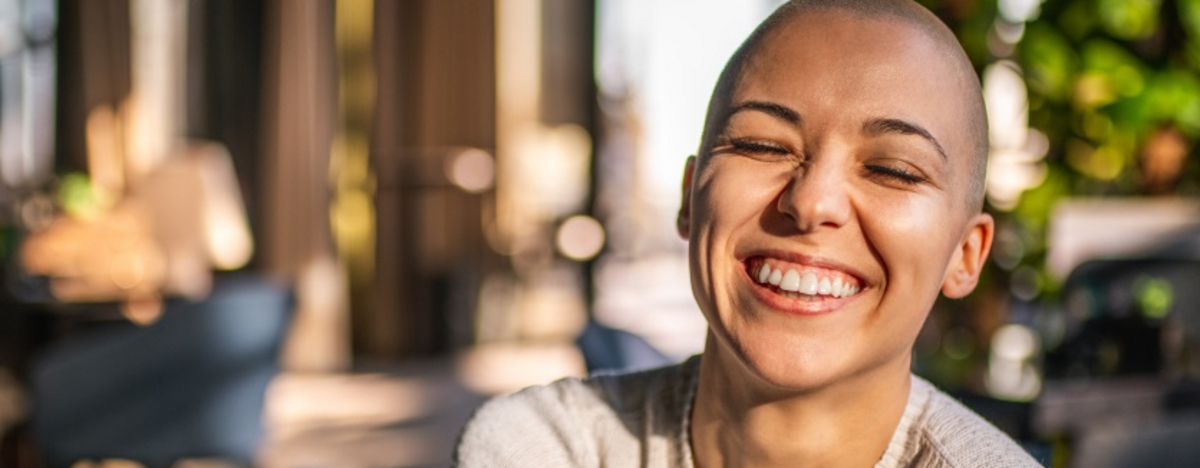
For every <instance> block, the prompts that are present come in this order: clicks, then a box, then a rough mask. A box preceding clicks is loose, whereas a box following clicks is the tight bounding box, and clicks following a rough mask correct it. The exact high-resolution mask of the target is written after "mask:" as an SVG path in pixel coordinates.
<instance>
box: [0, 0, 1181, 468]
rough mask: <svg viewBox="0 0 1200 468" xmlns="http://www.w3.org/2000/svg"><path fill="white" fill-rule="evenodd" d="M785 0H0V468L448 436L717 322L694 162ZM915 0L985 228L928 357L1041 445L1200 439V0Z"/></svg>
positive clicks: (241, 456) (1128, 462)
mask: <svg viewBox="0 0 1200 468" xmlns="http://www.w3.org/2000/svg"><path fill="white" fill-rule="evenodd" d="M779 3H780V2H779V1H778V0H751V1H740V2H729V1H721V0H653V1H635V0H302V1H291V0H264V1H246V0H0V261H2V263H3V268H2V271H0V466H3V467H40V466H54V467H59V466H62V467H67V466H74V467H96V466H107V467H137V466H146V467H159V466H162V467H168V466H171V467H230V466H265V467H301V466H303V467H313V466H331V467H393V466H394V467H413V466H445V465H447V464H448V463H449V461H450V451H451V448H452V447H453V444H454V439H455V437H456V436H457V433H458V431H459V429H460V428H461V425H462V424H463V422H464V421H465V420H466V419H467V417H468V416H469V415H470V413H471V411H472V410H473V409H474V408H475V407H476V406H477V405H478V404H479V403H480V402H482V401H483V399H485V398H487V397H488V396H490V395H495V394H500V393H504V392H508V391H512V390H515V389H518V388H521V387H523V386H526V385H530V384H537V383H545V382H550V381H552V380H554V379H557V378H560V377H563V376H583V375H586V374H587V373H589V372H594V371H598V370H605V369H615V370H628V369H638V368H646V367H651V366H657V365H662V364H667V363H671V362H675V361H678V360H680V359H683V358H684V357H686V356H688V355H691V354H694V353H697V352H699V351H700V350H701V349H702V346H703V339H704V330H705V324H704V322H703V319H702V318H701V316H700V314H699V312H698V310H697V309H696V306H695V304H694V302H693V300H692V298H691V292H690V286H689V283H688V276H687V262H686V245H685V244H684V243H683V241H681V240H680V239H679V238H678V236H677V235H676V234H675V229H674V227H673V226H674V216H675V211H676V210H677V208H678V203H679V198H680V183H681V174H682V169H683V161H684V158H685V157H686V156H687V155H689V154H692V153H694V152H695V150H696V146H697V144H698V140H699V134H700V129H701V124H702V121H703V117H704V110H705V106H706V104H707V99H708V95H709V92H710V91H711V88H712V86H713V84H714V83H715V81H716V77H717V74H718V73H719V71H720V69H721V67H722V66H723V64H724V62H725V60H726V59H727V58H728V56H729V55H730V54H731V53H732V52H733V50H734V49H735V48H736V47H737V46H738V45H739V43H740V41H741V40H742V39H743V38H744V37H745V36H746V35H747V34H748V33H749V32H750V31H751V30H752V29H753V28H754V26H755V25H757V24H758V22H759V21H761V20H762V19H763V18H765V17H766V15H768V14H769V13H770V12H771V11H772V10H773V9H774V8H775V7H776V6H777V5H778V4H779ZM922 3H924V4H926V5H927V6H929V7H930V8H931V9H932V10H933V11H934V12H935V13H937V14H938V15H939V16H941V17H942V18H943V19H944V20H945V21H946V22H947V23H948V24H949V25H950V26H951V28H952V29H953V30H954V31H955V32H956V33H957V34H958V35H959V37H960V40H961V41H962V43H963V44H964V46H965V48H966V50H967V52H968V54H969V56H970V57H971V59H972V60H973V61H974V63H975V65H976V67H977V69H978V71H979V73H980V76H981V77H982V80H983V84H984V92H985V95H986V96H985V97H986V100H987V104H988V112H989V118H990V123H991V136H992V153H991V160H990V167H989V175H988V183H987V210H988V211H990V212H992V213H993V214H995V215H996V217H997V221H998V230H997V235H996V242H995V247H994V249H993V254H992V258H991V261H990V263H989V264H988V268H987V271H986V273H985V275H984V278H983V282H982V284H981V285H980V287H979V288H978V290H977V291H976V292H975V293H974V294H973V295H972V296H970V297H968V298H966V299H964V300H958V301H943V302H940V303H939V304H938V305H937V307H936V308H935V310H934V311H933V313H932V314H931V316H930V318H929V321H928V323H927V324H926V327H925V329H924V330H923V332H922V334H921V336H920V337H919V339H918V343H917V347H916V350H915V363H916V364H915V367H916V368H915V370H916V372H917V373H918V374H920V375H923V376H925V377H927V378H929V379H930V380H932V381H934V382H935V383H937V384H939V385H941V386H942V387H944V388H946V389H948V390H950V391H951V392H952V393H953V394H954V395H955V396H956V397H959V398H961V399H962V400H963V401H964V402H965V403H967V404H968V405H969V406H971V407H972V408H974V409H976V410H977V411H979V412H980V413H982V414H983V415H984V416H986V417H988V418H989V419H991V420H992V421H993V422H995V423H996V424H997V425H998V426H999V427H1001V428H1002V429H1003V430H1005V431H1007V432H1008V433H1010V434H1011V435H1013V436H1014V437H1016V438H1017V439H1018V440H1020V441H1021V442H1022V444H1023V445H1024V446H1025V447H1026V448H1027V449H1028V450H1030V451H1031V452H1032V453H1033V454H1034V455H1035V456H1036V457H1038V458H1039V459H1041V460H1042V461H1043V462H1044V463H1046V464H1047V465H1048V466H1086V467H1095V466H1195V465H1196V463H1197V460H1200V446H1197V444H1195V443H1194V441H1195V440H1200V216H1198V215H1200V202H1198V200H1200V199H1198V198H1197V195H1200V157H1198V156H1197V154H1196V149H1195V142H1196V140H1197V138H1198V137H1200V76H1198V75H1197V72H1200V0H1045V1H1041V0H928V1H924V2H922ZM1172 463H1174V464H1176V465H1172Z"/></svg>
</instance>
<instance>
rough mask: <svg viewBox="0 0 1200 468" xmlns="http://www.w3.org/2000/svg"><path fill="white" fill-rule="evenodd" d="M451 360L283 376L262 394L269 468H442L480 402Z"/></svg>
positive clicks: (265, 461)
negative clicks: (358, 370) (340, 372)
mask: <svg viewBox="0 0 1200 468" xmlns="http://www.w3.org/2000/svg"><path fill="white" fill-rule="evenodd" d="M454 369H455V368H454V365H453V362H452V361H451V360H449V359H444V360H435V361H423V362H410V363H404V364H395V365H384V366H374V368H373V369H370V370H367V371H363V372H355V373H348V374H313V375H304V374H285V375H282V376H280V377H279V378H277V379H276V381H275V382H274V383H272V385H271V388H270V389H269V391H268V402H267V410H266V423H267V427H268V434H269V435H268V440H267V443H266V445H265V446H264V447H263V451H262V456H261V461H260V465H261V466H263V467H267V468H308V467H313V468H315V467H323V468H325V467H328V468H339V467H346V468H351V467H354V468H358V467H364V468H365V467H426V466H430V467H432V466H448V465H449V463H450V453H451V450H452V448H453V446H454V441H455V438H456V437H457V435H458V431H459V429H460V428H461V427H462V424H463V423H464V422H465V421H466V420H467V418H468V417H469V416H470V414H471V412H472V411H473V410H474V409H475V407H476V406H478V405H479V404H480V403H481V402H482V401H483V400H484V397H483V396H480V395H478V394H476V393H474V392H472V391H470V390H468V389H467V388H466V387H465V386H464V385H462V384H461V383H459V380H458V378H457V376H456V372H455V370H454Z"/></svg>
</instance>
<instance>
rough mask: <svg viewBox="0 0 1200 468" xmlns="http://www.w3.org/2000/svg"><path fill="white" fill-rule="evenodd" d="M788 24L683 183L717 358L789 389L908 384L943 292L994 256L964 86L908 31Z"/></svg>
mask: <svg viewBox="0 0 1200 468" xmlns="http://www.w3.org/2000/svg"><path fill="white" fill-rule="evenodd" d="M788 21H792V22H794V23H798V24H789V26H787V27H782V28H776V29H775V30H774V32H773V33H772V34H770V35H769V36H768V37H767V38H766V39H764V41H763V42H762V43H761V44H760V46H759V47H758V48H757V51H756V52H755V53H754V54H753V56H752V57H749V58H747V62H746V63H745V68H744V69H743V70H742V75H741V78H740V79H738V80H737V83H736V84H735V86H734V87H733V89H732V91H731V93H730V95H729V96H728V99H729V102H730V106H729V108H728V112H729V114H728V119H726V120H724V122H723V125H720V124H718V125H717V126H716V127H714V128H715V131H716V133H715V134H712V135H708V136H707V138H706V142H708V143H706V148H705V154H702V155H701V156H700V158H699V159H698V160H697V161H695V163H694V165H692V164H691V163H689V167H688V173H687V175H686V177H685V178H686V179H687V180H689V181H691V183H690V184H689V185H688V187H689V192H690V193H688V194H687V195H686V196H688V199H690V206H689V205H685V208H684V210H683V211H682V212H681V223H680V229H681V234H682V235H684V237H686V238H687V239H689V242H690V259H691V272H692V285H693V291H694V294H695V296H696V298H697V300H698V302H699V303H700V306H701V309H702V310H703V311H704V313H705V315H706V318H707V319H708V322H709V326H710V329H711V330H712V333H713V337H714V338H715V340H716V342H715V343H712V342H710V346H713V345H715V346H719V347H721V348H723V351H724V352H725V353H726V354H727V355H730V356H735V357H736V358H737V359H738V360H739V361H740V362H741V364H742V365H744V366H745V367H746V368H748V369H750V370H751V371H752V372H753V374H756V375H757V376H758V377H760V378H762V379H763V380H765V381H766V382H768V383H770V384H773V385H776V386H780V387H784V388H793V389H805V388H816V387H819V386H822V385H825V384H829V383H833V382H836V381H839V380H840V379H846V378H851V377H853V376H855V375H860V374H862V373H864V372H869V371H871V370H874V369H878V368H881V367H884V366H889V365H892V366H902V368H903V369H904V371H905V372H907V369H908V364H909V361H908V359H909V358H908V356H909V353H910V352H911V348H912V343H913V340H914V339H915V337H916V334H917V333H918V331H919V330H920V327H921V324H922V323H923V322H924V320H925V316H926V314H927V313H928V312H929V310H930V308H931V307H932V305H933V302H934V300H935V299H936V298H937V296H938V293H939V291H940V290H943V289H945V290H946V292H947V294H950V295H963V294H966V293H967V292H969V291H970V289H971V288H973V287H974V282H975V280H976V279H977V277H978V268H979V264H981V263H982V261H983V258H984V257H986V255H987V249H988V246H989V245H990V238H991V219H990V218H989V217H987V216H986V215H980V214H978V213H974V212H972V211H973V210H972V207H970V206H969V205H970V202H969V201H968V200H969V198H970V197H969V196H968V193H969V178H970V168H971V163H972V161H971V158H972V157H973V156H972V149H973V146H972V142H971V141H970V137H969V136H968V131H967V123H966V122H967V117H966V116H967V115H968V114H967V112H966V110H965V109H966V107H965V106H966V103H965V102H964V99H963V98H962V96H963V95H962V91H960V90H962V89H967V88H965V87H964V86H963V85H962V84H961V82H960V80H961V76H959V75H958V74H956V72H955V68H954V67H953V66H952V65H951V64H950V63H947V60H946V59H944V58H942V54H944V52H943V51H942V50H941V49H939V48H938V47H937V46H936V45H935V44H934V43H933V41H931V40H929V39H928V38H927V37H926V36H925V35H924V34H923V33H921V32H919V31H917V30H915V29H913V28H912V27H910V26H907V25H906V24H904V23H900V22H894V21H884V20H869V19H863V18H859V17H854V16H850V15H847V14H845V13H839V12H829V13H813V14H807V15H803V16H801V17H798V18H793V19H790V20H788ZM688 199H685V204H686V203H687V200H688Z"/></svg>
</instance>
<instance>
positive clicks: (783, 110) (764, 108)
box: [729, 101, 800, 126]
mask: <svg viewBox="0 0 1200 468" xmlns="http://www.w3.org/2000/svg"><path fill="white" fill-rule="evenodd" d="M747 110H756V111H759V112H764V113H766V114H768V115H771V116H772V117H775V118H778V119H780V120H783V121H786V122H787V123H790V124H792V125H795V126H799V125H800V113H799V112H796V111H795V110H792V109H791V108H789V107H787V106H784V105H781V104H776V103H774V102H768V101H745V102H742V103H739V104H738V105H736V106H733V107H732V108H731V109H730V110H729V115H730V116H733V115H734V114H736V113H738V112H741V111H747Z"/></svg>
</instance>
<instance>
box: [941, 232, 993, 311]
mask: <svg viewBox="0 0 1200 468" xmlns="http://www.w3.org/2000/svg"><path fill="white" fill-rule="evenodd" d="M995 230H996V225H995V220H993V219H992V215H990V214H987V213H980V214H978V215H976V216H975V218H974V219H973V220H971V224H970V226H969V227H968V229H967V232H966V234H965V235H964V236H963V238H962V240H961V241H960V242H959V247H958V251H956V252H955V254H954V258H953V259H952V260H951V263H950V269H949V270H948V271H947V272H946V277H945V279H944V280H943V281H942V294H945V295H946V297H950V298H955V299H957V298H961V297H964V296H966V295H967V294H970V293H971V291H974V290H975V285H976V284H977V283H979V275H980V274H981V273H982V272H983V267H984V265H985V264H986V262H987V257H988V252H990V251H991V249H992V236H993V234H994V233H995Z"/></svg>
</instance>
